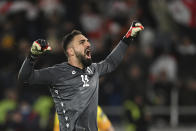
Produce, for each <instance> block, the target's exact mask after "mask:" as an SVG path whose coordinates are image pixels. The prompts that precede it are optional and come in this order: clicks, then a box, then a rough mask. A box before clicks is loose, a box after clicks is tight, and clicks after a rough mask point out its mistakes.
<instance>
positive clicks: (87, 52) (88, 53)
mask: <svg viewBox="0 0 196 131" xmlns="http://www.w3.org/2000/svg"><path fill="white" fill-rule="evenodd" d="M85 56H86V57H87V58H88V59H91V50H90V49H86V50H85Z"/></svg>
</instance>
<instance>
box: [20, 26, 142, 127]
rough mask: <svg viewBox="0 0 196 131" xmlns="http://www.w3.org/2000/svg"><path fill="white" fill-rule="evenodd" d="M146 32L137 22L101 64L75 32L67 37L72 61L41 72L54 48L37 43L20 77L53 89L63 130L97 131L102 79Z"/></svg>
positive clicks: (66, 43) (25, 80)
mask: <svg viewBox="0 0 196 131" xmlns="http://www.w3.org/2000/svg"><path fill="white" fill-rule="evenodd" d="M143 29H144V27H143V26H142V25H141V24H140V23H138V22H133V23H132V26H131V27H130V29H129V30H128V32H127V34H126V35H125V36H124V37H123V39H122V40H121V41H120V42H119V44H118V45H117V47H115V49H114V50H113V51H112V52H111V53H110V54H109V55H108V56H107V57H106V59H105V60H103V61H101V62H99V63H92V60H91V44H90V43H89V41H88V39H87V38H86V37H85V36H84V35H83V34H82V33H81V32H80V31H77V30H74V31H72V32H71V33H69V34H67V35H66V36H65V37H64V38H63V48H64V52H65V54H66V56H67V58H68V61H67V62H64V63H61V64H57V65H54V66H52V67H48V68H44V69H39V70H35V69H34V65H35V63H36V61H37V60H38V59H39V57H40V56H41V55H42V54H43V53H44V52H47V51H49V50H51V47H50V46H49V44H48V42H47V41H45V40H42V39H39V40H36V41H35V42H33V45H32V47H31V51H30V54H29V56H28V57H27V58H26V59H25V60H24V63H23V65H22V67H21V69H20V71H19V76H18V78H19V80H20V81H22V82H25V83H28V84H29V85H47V86H48V87H49V88H50V92H51V95H52V97H53V100H54V103H55V107H56V111H57V114H58V118H59V125H60V130H61V131H97V130H98V128H97V105H98V88H99V77H100V76H102V75H104V74H106V73H109V72H111V71H113V70H114V69H115V68H116V67H117V66H118V65H119V64H120V62H121V61H122V59H123V57H124V55H125V51H126V49H127V48H128V46H129V45H130V44H131V43H132V41H133V40H134V38H135V37H136V36H137V34H138V32H140V31H141V30H143Z"/></svg>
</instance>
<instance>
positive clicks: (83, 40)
mask: <svg viewBox="0 0 196 131" xmlns="http://www.w3.org/2000/svg"><path fill="white" fill-rule="evenodd" d="M85 41H89V40H88V39H87V40H86V39H82V40H80V41H79V42H85Z"/></svg>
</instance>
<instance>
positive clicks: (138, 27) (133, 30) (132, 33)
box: [122, 21, 144, 45]
mask: <svg viewBox="0 0 196 131" xmlns="http://www.w3.org/2000/svg"><path fill="white" fill-rule="evenodd" d="M142 30H144V27H143V25H142V24H141V23H139V22H136V21H134V22H132V24H131V27H130V28H129V30H128V32H127V33H126V35H125V36H124V37H123V39H122V40H123V41H124V42H125V43H126V44H128V45H129V43H130V42H131V41H132V40H133V39H134V38H135V37H136V36H137V34H138V33H139V32H140V31H142Z"/></svg>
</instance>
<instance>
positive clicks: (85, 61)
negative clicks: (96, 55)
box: [75, 52, 92, 67]
mask: <svg viewBox="0 0 196 131" xmlns="http://www.w3.org/2000/svg"><path fill="white" fill-rule="evenodd" d="M75 53H76V57H77V58H78V60H79V61H80V62H81V63H82V64H83V66H84V67H87V66H90V65H91V64H92V59H87V58H85V56H84V55H82V54H81V53H78V52H75Z"/></svg>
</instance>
